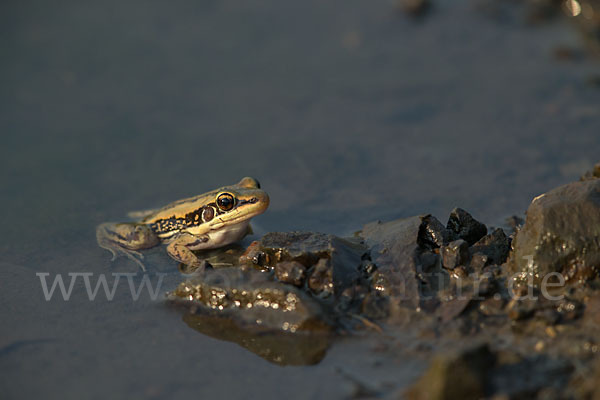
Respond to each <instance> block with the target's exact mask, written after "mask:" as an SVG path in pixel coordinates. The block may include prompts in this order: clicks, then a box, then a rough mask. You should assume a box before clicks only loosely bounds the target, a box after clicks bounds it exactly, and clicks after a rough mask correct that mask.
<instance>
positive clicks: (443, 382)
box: [406, 345, 495, 400]
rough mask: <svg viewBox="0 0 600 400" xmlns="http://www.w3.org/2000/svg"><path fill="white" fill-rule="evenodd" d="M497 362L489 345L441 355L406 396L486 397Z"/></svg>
mask: <svg viewBox="0 0 600 400" xmlns="http://www.w3.org/2000/svg"><path fill="white" fill-rule="evenodd" d="M494 363H495V356H494V354H493V353H492V352H491V351H490V349H489V348H488V346H487V345H477V346H474V347H470V348H467V349H463V350H461V351H453V352H449V353H446V354H441V355H438V356H436V357H435V358H434V359H433V361H432V362H431V364H430V366H429V368H428V369H427V371H426V372H425V373H424V374H423V375H422V376H421V378H419V380H418V381H417V382H416V383H415V384H414V385H413V386H412V387H411V388H410V389H409V390H408V391H407V393H406V396H407V398H408V399H411V400H421V399H423V400H444V399H480V398H483V397H485V395H486V393H487V391H486V386H487V382H488V379H489V378H488V374H489V372H490V370H491V369H492V368H493V367H494Z"/></svg>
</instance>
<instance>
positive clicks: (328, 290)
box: [308, 258, 333, 297]
mask: <svg viewBox="0 0 600 400" xmlns="http://www.w3.org/2000/svg"><path fill="white" fill-rule="evenodd" d="M308 287H309V288H310V289H311V290H312V291H313V292H314V293H316V294H320V295H321V296H322V297H328V296H330V295H332V294H333V268H332V266H331V261H330V260H329V259H327V258H321V259H320V260H319V262H318V263H317V265H315V266H314V267H313V269H312V272H311V274H310V278H308Z"/></svg>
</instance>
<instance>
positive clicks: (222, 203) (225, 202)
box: [217, 193, 235, 211]
mask: <svg viewBox="0 0 600 400" xmlns="http://www.w3.org/2000/svg"><path fill="white" fill-rule="evenodd" d="M234 204H235V199H234V198H233V196H232V195H231V194H229V193H223V194H220V195H219V197H217V205H218V206H219V208H220V209H221V210H223V211H229V210H231V209H232V208H233V206H234Z"/></svg>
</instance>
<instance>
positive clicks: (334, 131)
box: [0, 0, 600, 398]
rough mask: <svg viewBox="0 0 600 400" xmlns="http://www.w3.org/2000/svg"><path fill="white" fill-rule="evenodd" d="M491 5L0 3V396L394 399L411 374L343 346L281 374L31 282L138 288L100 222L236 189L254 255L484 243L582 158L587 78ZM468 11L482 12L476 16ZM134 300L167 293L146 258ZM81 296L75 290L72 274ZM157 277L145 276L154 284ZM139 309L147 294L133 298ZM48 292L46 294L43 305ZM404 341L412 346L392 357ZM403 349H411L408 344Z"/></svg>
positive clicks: (150, 304) (156, 262)
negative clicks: (413, 238)
mask: <svg viewBox="0 0 600 400" xmlns="http://www.w3.org/2000/svg"><path fill="white" fill-rule="evenodd" d="M484 3H487V2H485V1H452V2H451V1H439V2H436V3H435V7H434V8H433V9H432V12H431V13H430V15H428V16H427V17H426V18H424V19H422V20H417V21H415V20H411V19H410V18H407V17H406V16H404V15H402V14H399V13H398V12H397V10H395V9H394V8H393V6H392V5H391V4H390V2H387V1H379V2H364V1H358V0H357V1H343V2H342V1H337V2H329V3H327V4H323V2H320V1H317V0H309V1H303V2H300V3H297V4H294V5H290V4H284V3H283V2H279V1H275V0H264V1H260V2H258V3H255V4H252V5H250V4H248V3H247V2H244V1H235V0H234V1H227V2H219V1H209V2H203V3H202V4H196V2H191V1H189V2H187V1H182V2H178V3H173V4H171V3H170V4H166V3H164V2H159V1H144V2H128V3H127V4H123V3H122V2H118V1H105V2H81V1H57V2H52V3H51V4H50V3H49V2H43V1H38V2H27V3H24V2H17V1H5V2H2V4H1V5H0V10H1V11H0V47H1V48H2V49H3V56H2V59H1V61H0V85H1V87H2V88H3V90H2V91H1V92H0V131H1V132H2V136H1V137H2V146H0V165H1V168H0V179H1V181H0V182H1V183H2V185H1V186H0V193H1V194H2V195H1V197H0V205H1V214H0V216H1V219H2V227H3V229H2V230H1V232H0V250H1V252H0V254H1V258H0V274H1V278H0V282H2V284H1V290H0V304H1V305H2V307H1V310H2V311H0V313H1V315H2V324H1V326H2V327H1V328H0V371H1V372H2V373H1V374H0V376H1V378H0V390H1V391H2V393H3V394H4V397H5V398H31V397H33V396H44V397H46V398H82V396H83V397H88V398H106V397H109V396H110V397H111V398H130V397H131V396H140V397H146V398H160V397H165V396H176V395H181V396H198V397H199V398H207V397H209V396H219V397H223V396H225V397H259V396H260V397H263V398H274V397H281V396H285V397H286V398H306V397H307V396H313V397H325V396H329V397H330V398H342V397H346V396H349V395H351V394H353V393H356V391H360V390H364V389H365V388H364V387H363V388H362V389H361V388H360V387H359V386H357V384H356V383H355V381H356V380H357V379H360V380H361V381H362V382H368V383H369V384H370V385H371V386H372V388H371V389H372V390H373V393H380V394H383V395H388V394H392V393H395V392H396V391H397V390H401V389H402V388H403V387H405V386H406V385H408V384H410V383H411V382H412V381H413V380H414V379H415V378H416V377H417V376H418V375H419V374H420V372H421V371H422V370H423V368H424V367H425V365H426V363H425V361H424V360H420V359H418V358H413V357H410V358H409V357H407V358H404V359H400V358H398V356H397V354H398V353H394V354H396V355H395V356H394V357H392V356H390V355H388V353H387V352H385V351H382V348H381V346H380V339H377V338H373V337H366V338H342V339H339V340H337V341H336V342H335V343H334V344H333V346H332V347H331V348H330V350H329V352H328V353H327V355H326V356H325V358H324V359H323V360H322V361H321V362H320V363H319V364H317V365H315V366H310V367H308V366H306V367H280V366H278V365H275V364H273V363H270V362H268V361H266V360H264V359H262V358H260V357H258V356H257V355H255V354H254V353H252V352H250V351H248V350H246V349H244V348H242V347H240V346H238V345H237V344H235V343H232V342H227V341H220V340H218V339H215V338H211V337H209V336H204V335H202V334H200V333H198V332H196V331H195V330H193V329H190V327H189V326H188V325H187V324H186V323H185V321H183V320H182V317H181V314H179V313H177V312H174V311H173V310H172V309H170V308H167V307H166V306H165V305H164V303H163V302H162V301H160V297H159V299H158V300H156V301H153V300H152V299H151V296H150V295H149V294H148V293H147V292H146V291H144V292H142V294H141V295H140V298H139V300H137V301H133V300H132V296H131V294H130V290H129V285H128V281H127V276H126V275H123V276H122V278H121V280H120V281H119V282H120V283H119V284H118V285H116V290H115V296H114V298H113V300H111V301H108V300H107V299H106V296H105V295H104V293H103V292H102V290H101V291H100V292H99V294H98V296H97V298H96V299H95V300H94V301H90V300H89V299H88V296H87V294H86V290H85V283H84V282H85V281H84V276H83V275H79V276H78V277H77V278H76V279H75V281H74V282H75V283H74V286H73V292H72V295H71V298H70V300H69V301H64V300H63V299H62V298H61V297H60V296H58V295H57V294H55V295H54V296H53V298H52V300H50V301H46V300H45V298H44V294H43V290H42V287H41V284H40V277H39V276H37V275H36V273H40V272H46V273H49V274H50V275H49V277H48V284H49V285H50V284H51V280H52V279H53V278H54V277H55V276H56V274H62V276H64V278H65V281H66V284H67V286H68V284H69V279H70V278H69V276H68V275H67V274H68V273H88V275H87V276H88V279H90V281H91V283H92V285H93V284H95V282H96V279H97V278H98V277H99V276H100V274H108V275H107V278H108V281H109V282H110V283H112V282H114V279H115V277H114V275H111V274H113V273H125V274H127V273H130V274H133V273H137V272H138V271H137V269H136V268H137V267H136V266H135V265H133V264H130V263H127V262H125V261H122V260H120V261H117V262H115V263H110V261H109V254H108V253H107V252H105V251H104V250H102V249H100V248H98V247H97V246H96V244H95V238H94V227H95V225H96V224H98V223H100V222H103V221H106V220H115V219H119V218H121V217H123V216H124V214H125V212H126V211H129V210H135V209H145V208H151V207H153V206H158V205H162V204H164V203H166V202H169V201H172V200H174V199H177V198H181V197H185V196H189V195H193V194H197V193H199V192H203V191H205V190H209V189H212V188H214V187H218V186H221V185H223V184H229V183H233V182H237V181H238V180H239V179H240V178H241V177H242V176H246V175H252V176H255V177H257V178H258V179H260V181H261V183H262V185H263V187H264V188H265V189H266V190H267V191H268V192H269V194H270V196H271V207H270V209H269V210H268V212H267V213H266V214H264V215H262V216H260V217H259V218H257V219H256V221H255V223H254V227H255V231H256V232H257V233H259V234H260V233H264V232H269V231H282V230H290V229H306V230H315V231H325V232H329V233H334V234H338V235H343V234H348V233H350V232H352V231H354V230H356V229H359V228H360V227H361V226H362V225H363V223H365V222H368V221H371V220H373V219H378V218H380V219H391V218H396V217H404V216H410V215H414V214H417V213H422V212H431V213H433V214H435V215H437V216H438V217H439V218H440V219H441V220H445V219H446V217H447V214H448V213H449V211H450V210H451V209H452V208H453V207H455V206H457V205H459V206H461V207H463V208H465V209H468V210H469V211H470V212H471V213H472V214H473V215H474V216H475V217H477V218H478V219H480V220H482V221H485V222H487V223H488V224H492V225H493V224H499V223H500V222H501V221H502V220H503V219H504V217H506V216H508V215H511V214H515V213H522V212H523V211H524V210H525V208H526V207H527V205H528V204H529V201H530V200H531V198H532V197H534V196H535V195H537V194H539V193H542V192H544V191H547V190H548V189H550V188H552V187H555V186H557V185H559V184H562V183H564V182H568V181H572V180H574V179H575V178H576V177H577V176H578V175H579V174H580V173H581V172H582V171H584V170H586V169H587V168H589V167H590V166H591V165H592V164H593V162H595V161H597V160H598V154H600V152H599V150H600V137H599V136H598V119H599V118H600V108H599V107H598V104H600V91H599V90H598V89H597V88H596V87H594V86H592V85H589V84H588V83H586V82H588V80H589V79H588V78H589V77H590V76H593V75H594V74H595V73H596V72H597V70H598V64H597V62H595V61H593V60H589V59H587V58H583V59H578V60H574V61H558V60H556V59H555V58H554V57H553V54H554V49H555V48H556V46H559V45H561V46H572V47H574V48H581V46H582V45H581V43H580V42H579V37H578V36H577V33H576V31H575V30H573V29H572V27H571V26H569V25H568V24H567V23H565V22H564V21H561V20H559V21H554V22H550V23H548V24H545V25H542V26H536V27H531V26H526V25H525V24H523V23H522V21H521V20H520V19H519V18H497V15H495V14H494V15H490V13H489V12H488V11H486V10H488V9H487V8H486V7H485V4H484ZM482 4H483V5H484V6H483V7H482ZM145 254H146V260H147V265H148V266H149V271H150V274H149V275H148V276H149V278H150V282H151V283H152V284H153V285H154V286H156V285H157V284H158V282H159V279H160V276H162V281H161V282H162V283H161V290H162V291H166V290H171V289H173V288H174V287H175V286H176V284H177V282H178V281H179V279H180V275H179V273H178V272H177V268H176V265H174V263H173V262H172V261H171V260H170V259H169V258H168V256H166V254H165V252H164V251H163V249H160V248H156V249H152V250H150V251H148V252H146V253H145ZM89 274H92V275H89ZM157 274H162V275H160V276H159V275H157ZM129 279H131V282H132V284H133V285H134V286H135V287H137V286H138V285H139V284H140V283H141V282H142V275H141V274H139V273H138V274H137V275H135V276H130V278H129ZM57 293H58V292H57ZM407 343H410V338H407ZM407 346H408V345H407Z"/></svg>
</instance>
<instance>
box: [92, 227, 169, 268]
mask: <svg viewBox="0 0 600 400" xmlns="http://www.w3.org/2000/svg"><path fill="white" fill-rule="evenodd" d="M96 240H97V241H98V245H99V246H100V247H102V248H104V249H106V250H108V251H110V252H111V253H112V255H113V257H112V260H113V261H114V260H115V258H117V256H118V255H121V256H125V257H127V258H129V259H130V260H132V261H134V262H135V263H136V264H138V265H139V266H140V267H141V268H142V270H143V271H145V270H146V268H145V267H144V264H142V262H141V260H142V259H143V258H144V256H143V255H142V254H141V253H139V252H137V251H136V250H140V249H148V248H150V247H154V246H156V245H157V244H158V243H159V242H160V240H159V238H158V236H156V234H155V233H154V231H152V229H151V228H150V226H148V225H146V224H141V223H135V222H128V223H119V222H106V223H103V224H100V225H98V227H97V228H96Z"/></svg>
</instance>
